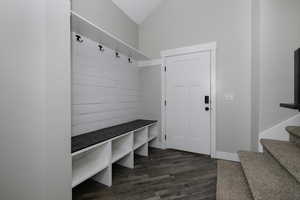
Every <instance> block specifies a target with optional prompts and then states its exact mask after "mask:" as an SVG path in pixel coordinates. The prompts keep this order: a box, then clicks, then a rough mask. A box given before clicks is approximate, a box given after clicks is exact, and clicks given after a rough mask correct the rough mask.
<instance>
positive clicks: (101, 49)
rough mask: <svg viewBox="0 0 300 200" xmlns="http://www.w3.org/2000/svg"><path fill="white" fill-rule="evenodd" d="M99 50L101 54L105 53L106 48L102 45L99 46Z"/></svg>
mask: <svg viewBox="0 0 300 200" xmlns="http://www.w3.org/2000/svg"><path fill="white" fill-rule="evenodd" d="M98 48H99V51H100V52H103V51H104V48H103V46H102V45H101V44H99V45H98Z"/></svg>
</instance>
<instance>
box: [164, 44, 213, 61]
mask: <svg viewBox="0 0 300 200" xmlns="http://www.w3.org/2000/svg"><path fill="white" fill-rule="evenodd" d="M216 48H217V42H210V43H206V44H200V45H194V46H188V47H182V48H177V49H169V50H164V51H162V52H161V53H160V55H161V57H162V58H164V57H169V56H177V55H183V54H190V53H196V52H201V51H208V50H210V51H212V50H216Z"/></svg>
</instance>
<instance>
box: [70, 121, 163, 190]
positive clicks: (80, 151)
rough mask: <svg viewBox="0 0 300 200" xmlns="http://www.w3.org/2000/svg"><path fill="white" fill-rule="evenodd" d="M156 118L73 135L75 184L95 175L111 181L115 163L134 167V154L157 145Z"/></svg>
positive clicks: (142, 154) (101, 181)
mask: <svg viewBox="0 0 300 200" xmlns="http://www.w3.org/2000/svg"><path fill="white" fill-rule="evenodd" d="M158 139H159V128H158V125H157V121H152V120H135V121H131V122H127V123H124V124H120V125H116V126H113V127H109V128H105V129H101V130H97V131H93V132H90V133H86V134H82V135H79V136H75V137H72V150H71V151H72V187H75V186H77V185H78V184H80V183H82V182H83V181H85V180H87V179H89V178H91V177H93V179H94V180H96V181H97V182H99V183H102V184H104V185H107V186H111V185H112V164H114V163H117V164H119V165H122V166H124V167H128V168H134V154H137V155H141V156H148V147H149V146H154V147H155V146H157V145H158V142H159V141H158Z"/></svg>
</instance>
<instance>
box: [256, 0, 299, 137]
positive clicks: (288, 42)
mask: <svg viewBox="0 0 300 200" xmlns="http://www.w3.org/2000/svg"><path fill="white" fill-rule="evenodd" d="M299 10H300V1H299V0H285V1H282V0H263V1H260V25H259V26H260V35H259V37H260V67H259V68H260V72H259V73H260V95H259V96H260V109H259V110H260V113H259V118H260V125H259V126H260V131H263V130H265V129H267V128H270V127H272V126H274V125H275V124H277V123H280V122H281V121H284V120H286V119H288V118H290V117H291V116H293V115H295V114H296V113H299V112H297V111H293V110H289V109H285V108H280V107H279V103H282V102H287V103H289V102H293V95H294V84H293V81H294V78H293V77H294V75H293V73H294V50H295V49H296V48H299V47H300V21H299V19H300V12H299Z"/></svg>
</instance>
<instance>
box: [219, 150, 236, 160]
mask: <svg viewBox="0 0 300 200" xmlns="http://www.w3.org/2000/svg"><path fill="white" fill-rule="evenodd" d="M215 158H216V159H221V160H229V161H234V162H240V159H239V156H238V154H237V153H229V152H222V151H217V153H216V157H215Z"/></svg>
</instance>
